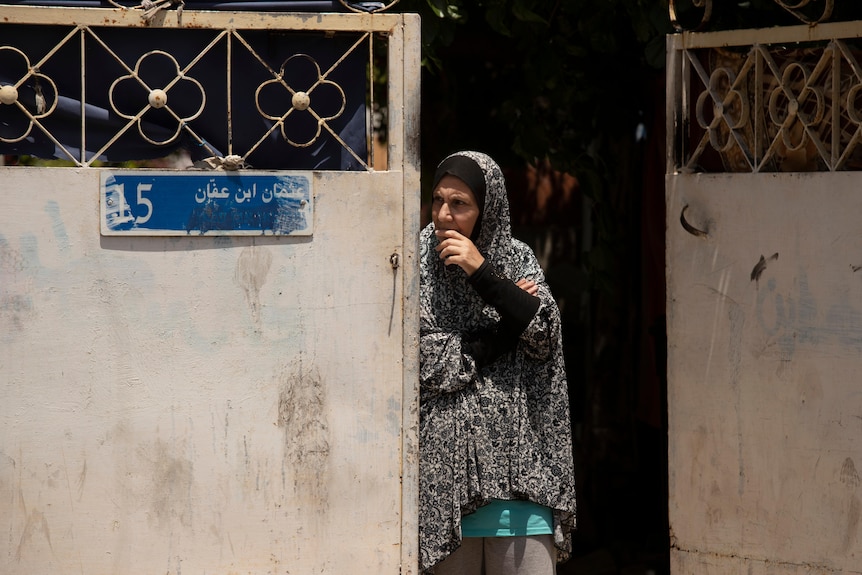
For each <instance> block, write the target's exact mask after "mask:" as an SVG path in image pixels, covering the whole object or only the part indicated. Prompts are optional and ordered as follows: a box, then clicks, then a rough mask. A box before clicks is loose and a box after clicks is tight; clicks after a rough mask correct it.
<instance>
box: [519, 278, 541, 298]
mask: <svg viewBox="0 0 862 575" xmlns="http://www.w3.org/2000/svg"><path fill="white" fill-rule="evenodd" d="M515 285H516V286H518V287H519V288H521V289H522V290H524V291H525V292H527V293H528V294H530V295H536V294H538V293H539V284H537V283H536V282H534V281H533V280H528V279H526V278H522V279H519V280H518V281H516V282H515Z"/></svg>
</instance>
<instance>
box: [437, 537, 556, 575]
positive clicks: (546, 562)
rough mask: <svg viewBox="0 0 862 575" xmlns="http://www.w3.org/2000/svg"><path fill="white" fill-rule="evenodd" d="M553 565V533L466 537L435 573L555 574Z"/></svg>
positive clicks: (486, 574) (442, 574)
mask: <svg viewBox="0 0 862 575" xmlns="http://www.w3.org/2000/svg"><path fill="white" fill-rule="evenodd" d="M556 564H557V552H556V549H555V548H554V537H553V536H552V535H532V536H527V537H465V538H464V540H463V541H462V543H461V547H459V548H458V549H457V550H456V551H455V552H454V553H452V554H451V555H450V556H449V557H447V558H446V559H444V560H443V561H442V562H440V563H439V564H438V565H437V567H435V568H434V575H554V573H555V572H556Z"/></svg>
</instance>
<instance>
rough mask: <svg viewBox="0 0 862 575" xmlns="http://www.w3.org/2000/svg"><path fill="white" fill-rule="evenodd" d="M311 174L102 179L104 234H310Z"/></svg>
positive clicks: (140, 173)
mask: <svg viewBox="0 0 862 575" xmlns="http://www.w3.org/2000/svg"><path fill="white" fill-rule="evenodd" d="M311 181H312V174H311V172H292V173H290V174H278V175H275V174H272V173H255V172H217V173H216V172H207V173H199V172H196V173H178V172H158V171H149V170H127V171H113V170H106V171H103V172H102V174H101V193H100V197H101V214H102V234H103V235H203V234H206V235H223V236H224V235H298V236H308V235H311V233H312V229H313V220H314V218H313V202H312V194H311Z"/></svg>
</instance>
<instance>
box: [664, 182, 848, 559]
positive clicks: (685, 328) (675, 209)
mask: <svg viewBox="0 0 862 575" xmlns="http://www.w3.org/2000/svg"><path fill="white" fill-rule="evenodd" d="M858 180H859V176H858V174H854V173H849V172H848V173H833V174H828V173H824V174H814V173H812V174H733V175H715V176H705V175H703V174H699V175H678V176H668V180H667V183H668V186H667V200H668V201H667V205H668V221H667V224H668V236H667V255H668V257H667V262H668V263H667V280H668V300H667V301H668V308H667V313H668V345H669V348H668V374H669V381H668V418H669V429H668V433H669V479H670V501H669V513H670V523H671V529H672V534H673V538H672V551H671V555H672V573H673V574H674V575H689V574H691V573H698V574H703V573H706V574H714V575H730V574H737V573H748V574H752V575H761V574H764V575H765V574H766V573H769V574H778V575H801V574H803V573H804V574H807V573H812V572H816V573H824V574H831V573H841V574H858V573H862V569H860V562H859V557H860V556H862V537H860V529H859V524H860V513H862V510H860V497H862V490H860V480H859V473H858V466H859V465H860V458H862V455H860V454H862V417H860V414H862V392H860V391H859V385H858V379H859V372H860V370H862V359H860V357H862V354H860V351H862V275H860V274H859V273H858V270H859V269H862V267H860V266H862V259H860V258H862V232H860V231H859V228H858V223H857V221H856V220H857V214H859V213H862V197H860V196H859V194H858V188H859V183H858ZM685 206H689V208H688V209H687V210H686V211H685V217H686V218H688V220H689V225H694V224H692V223H691V222H695V221H697V222H709V224H708V226H702V227H708V234H706V235H705V236H698V235H693V234H692V233H691V232H690V231H689V230H687V229H686V227H684V226H683V225H682V223H681V221H680V214H681V213H682V212H683V209H684V208H685ZM779 254H780V256H779Z"/></svg>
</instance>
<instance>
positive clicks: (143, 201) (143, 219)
mask: <svg viewBox="0 0 862 575" xmlns="http://www.w3.org/2000/svg"><path fill="white" fill-rule="evenodd" d="M152 189H153V185H152V184H143V183H141V184H138V205H139V206H141V205H143V206H146V207H147V214H146V215H144V216H138V217H137V218H135V223H136V224H145V223H147V222H148V221H149V220H150V218H151V217H152V215H153V202H151V201H150V200H148V199H147V198H145V197H144V192H149V191H150V190H152Z"/></svg>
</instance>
